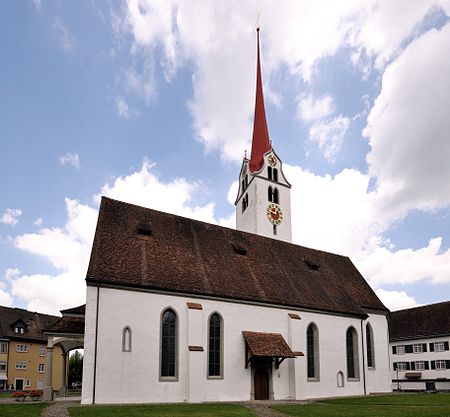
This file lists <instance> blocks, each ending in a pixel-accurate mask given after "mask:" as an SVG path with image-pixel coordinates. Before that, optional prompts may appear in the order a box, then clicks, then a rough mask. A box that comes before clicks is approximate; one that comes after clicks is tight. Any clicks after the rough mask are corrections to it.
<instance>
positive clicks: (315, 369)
mask: <svg viewBox="0 0 450 417" xmlns="http://www.w3.org/2000/svg"><path fill="white" fill-rule="evenodd" d="M306 352H307V354H306V356H307V364H308V378H314V379H319V331H318V329H317V326H316V325H315V324H314V323H311V324H310V325H309V326H308V329H307V330H306Z"/></svg>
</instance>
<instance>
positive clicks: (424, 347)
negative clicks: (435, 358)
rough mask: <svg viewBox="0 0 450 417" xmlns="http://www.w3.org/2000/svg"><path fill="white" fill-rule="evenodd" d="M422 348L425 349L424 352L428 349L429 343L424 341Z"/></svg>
mask: <svg viewBox="0 0 450 417" xmlns="http://www.w3.org/2000/svg"><path fill="white" fill-rule="evenodd" d="M422 350H423V351H424V352H426V351H427V344H426V343H422Z"/></svg>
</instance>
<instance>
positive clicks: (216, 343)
mask: <svg viewBox="0 0 450 417" xmlns="http://www.w3.org/2000/svg"><path fill="white" fill-rule="evenodd" d="M208 376H209V377H221V376H222V319H221V317H220V315H219V314H218V313H214V314H212V315H211V317H210V319H209V337H208Z"/></svg>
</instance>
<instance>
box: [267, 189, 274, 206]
mask: <svg viewBox="0 0 450 417" xmlns="http://www.w3.org/2000/svg"><path fill="white" fill-rule="evenodd" d="M267 199H268V200H269V201H270V202H271V203H273V189H272V187H269V188H268V189H267Z"/></svg>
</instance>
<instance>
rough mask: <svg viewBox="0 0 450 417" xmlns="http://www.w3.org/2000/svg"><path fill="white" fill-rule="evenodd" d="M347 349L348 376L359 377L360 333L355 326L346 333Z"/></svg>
mask: <svg viewBox="0 0 450 417" xmlns="http://www.w3.org/2000/svg"><path fill="white" fill-rule="evenodd" d="M346 351H347V378H348V379H356V378H359V360H358V334H357V333H356V330H355V329H354V327H350V328H349V329H348V330H347V334H346Z"/></svg>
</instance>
